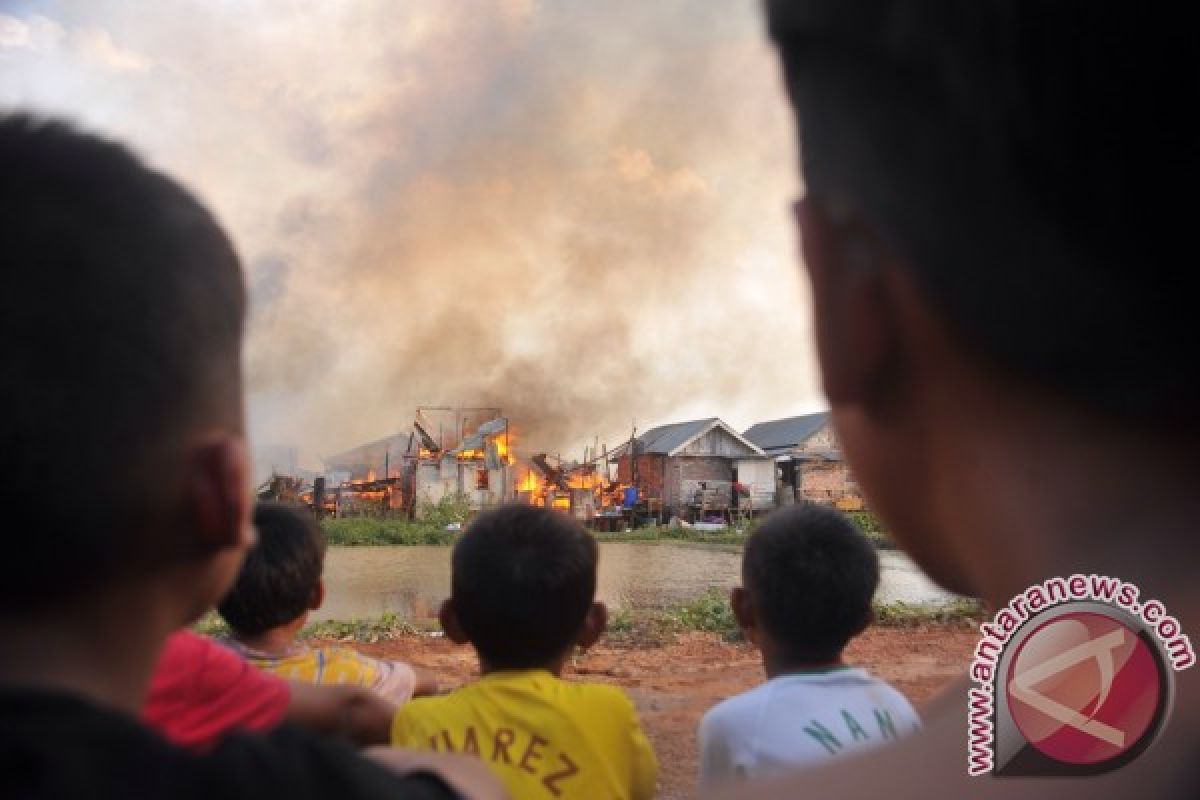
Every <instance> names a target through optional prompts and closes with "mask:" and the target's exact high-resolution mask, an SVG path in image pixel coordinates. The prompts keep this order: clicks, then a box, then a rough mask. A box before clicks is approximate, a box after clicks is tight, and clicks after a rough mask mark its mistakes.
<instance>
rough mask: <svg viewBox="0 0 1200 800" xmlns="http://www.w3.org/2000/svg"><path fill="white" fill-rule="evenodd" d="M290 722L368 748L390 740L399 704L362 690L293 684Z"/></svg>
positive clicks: (352, 687) (367, 690) (356, 687)
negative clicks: (393, 720) (393, 719)
mask: <svg viewBox="0 0 1200 800" xmlns="http://www.w3.org/2000/svg"><path fill="white" fill-rule="evenodd" d="M290 685H291V702H290V703H289V704H288V711H287V719H288V721H289V722H293V723H295V724H297V725H300V726H302V727H305V728H308V729H309V730H313V731H318V732H320V733H326V734H333V735H337V736H342V737H345V738H347V739H349V740H350V741H352V742H354V743H355V744H357V745H359V746H362V747H365V746H367V745H373V744H387V743H388V742H389V741H390V739H391V730H392V717H393V716H395V714H396V704H395V703H393V702H391V701H390V700H388V699H386V698H384V697H383V696H382V695H380V694H379V693H377V692H374V691H372V690H370V689H364V688H362V687H361V686H350V685H339V686H329V685H326V686H318V685H315V684H311V683H300V682H298V681H291V682H290Z"/></svg>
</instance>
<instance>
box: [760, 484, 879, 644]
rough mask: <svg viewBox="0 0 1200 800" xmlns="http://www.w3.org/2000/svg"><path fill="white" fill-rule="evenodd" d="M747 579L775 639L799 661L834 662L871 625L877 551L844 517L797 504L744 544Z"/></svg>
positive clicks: (764, 624) (774, 516) (762, 621)
mask: <svg viewBox="0 0 1200 800" xmlns="http://www.w3.org/2000/svg"><path fill="white" fill-rule="evenodd" d="M742 581H743V582H744V584H745V588H746V591H748V592H749V593H750V597H751V599H752V601H753V603H754V608H755V611H756V613H757V616H758V620H759V624H761V625H762V627H763V629H764V630H765V631H766V632H767V634H769V635H770V636H771V638H772V639H773V640H774V641H775V644H777V645H778V646H780V647H782V648H784V649H785V651H786V652H787V654H788V655H789V656H790V657H791V658H792V659H793V660H799V661H812V662H821V661H832V660H834V659H836V658H837V657H838V656H839V655H840V654H841V652H842V648H844V647H845V646H846V642H848V641H850V639H851V638H852V637H854V636H855V635H856V634H858V633H861V632H862V630H863V629H864V628H866V627H867V625H868V624H870V622H871V600H872V598H873V597H874V595H875V589H876V587H878V586H879V556H878V555H877V554H876V553H875V546H874V545H872V544H871V542H870V541H868V540H867V537H865V536H863V534H862V533H861V532H860V531H859V530H858V528H857V527H856V526H855V525H854V523H853V522H851V521H850V520H849V519H848V518H847V517H846V516H845V515H844V514H841V513H839V512H838V511H835V510H834V509H832V508H823V507H821V506H816V505H804V506H794V507H792V508H788V509H784V510H780V511H777V512H775V513H774V514H772V515H771V516H770V517H768V518H767V520H766V522H764V523H763V524H762V526H761V527H760V528H759V529H758V530H757V531H756V532H755V533H753V534H752V535H751V536H750V538H749V539H748V540H747V541H746V550H745V553H744V555H743V556H742Z"/></svg>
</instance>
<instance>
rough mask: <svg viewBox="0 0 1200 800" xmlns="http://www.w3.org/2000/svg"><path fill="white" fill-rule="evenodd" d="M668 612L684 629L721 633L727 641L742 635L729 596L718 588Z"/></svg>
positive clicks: (734, 639)
mask: <svg viewBox="0 0 1200 800" xmlns="http://www.w3.org/2000/svg"><path fill="white" fill-rule="evenodd" d="M667 613H668V614H669V615H670V616H671V617H673V618H674V620H675V621H676V622H677V623H678V626H679V628H681V629H683V630H689V631H705V632H707V633H719V634H721V636H722V638H724V639H725V640H726V641H736V640H738V639H740V638H741V636H742V632H741V629H740V628H739V627H738V623H737V619H736V618H735V617H734V616H733V609H732V608H731V607H730V605H729V596H728V595H727V594H726V593H725V592H722V591H720V590H718V589H709V590H708V591H707V592H705V593H704V594H703V595H701V596H700V597H697V598H696V599H695V600H692V601H690V602H687V603H684V604H683V605H681V606H678V607H676V608H674V609H672V610H671V611H669V612H667Z"/></svg>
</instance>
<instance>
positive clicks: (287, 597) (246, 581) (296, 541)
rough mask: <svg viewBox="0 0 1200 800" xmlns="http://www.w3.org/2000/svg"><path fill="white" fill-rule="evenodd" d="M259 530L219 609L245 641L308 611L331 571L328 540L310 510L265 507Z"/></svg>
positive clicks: (258, 516) (259, 511)
mask: <svg viewBox="0 0 1200 800" xmlns="http://www.w3.org/2000/svg"><path fill="white" fill-rule="evenodd" d="M254 526H255V527H256V528H257V529H258V544H256V545H255V546H254V549H252V550H251V551H250V554H249V555H248V556H247V557H246V562H245V564H243V565H242V572H241V574H240V575H238V579H237V583H235V584H234V586H233V589H231V590H230V592H229V594H228V595H226V596H225V599H224V600H222V601H221V604H220V605H219V606H217V610H218V611H219V612H220V614H221V616H222V617H223V618H224V619H225V621H226V622H228V623H229V627H231V628H233V631H234V633H237V634H240V635H243V636H257V635H258V634H260V633H264V632H266V631H269V630H271V629H272V628H277V627H279V626H280V625H284V624H286V623H288V622H291V621H292V620H294V619H296V618H297V617H299V616H300V615H301V614H303V613H304V612H306V611H308V610H309V608H311V606H312V601H313V595H314V593H315V592H316V591H317V586H318V584H319V583H320V581H321V570H322V569H323V568H324V566H325V535H324V533H322V531H321V526H320V525H318V524H317V521H316V519H314V518H313V516H312V514H310V513H309V512H308V511H307V510H305V509H303V508H301V507H299V506H295V505H288V504H285V503H271V502H265V503H259V504H258V506H257V507H256V508H255V509H254Z"/></svg>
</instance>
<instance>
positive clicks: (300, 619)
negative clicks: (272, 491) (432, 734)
mask: <svg viewBox="0 0 1200 800" xmlns="http://www.w3.org/2000/svg"><path fill="white" fill-rule="evenodd" d="M254 525H255V527H256V528H257V529H258V545H257V546H256V547H255V548H254V549H253V550H251V551H250V554H249V555H248V556H247V557H246V561H245V563H244V564H243V565H242V571H241V574H240V575H239V576H238V579H237V583H235V584H234V587H233V590H232V591H231V592H230V593H229V594H228V595H226V596H225V599H224V600H222V601H221V604H220V605H219V606H218V607H217V610H218V611H219V612H220V614H221V616H222V617H223V618H224V619H225V621H226V622H227V623H229V627H230V628H232V629H233V638H232V640H231V642H230V644H231V646H232V647H233V648H234V650H236V651H238V652H239V653H240V654H241V655H243V656H244V657H245V658H246V659H248V660H249V661H250V663H252V664H254V665H255V666H257V667H259V668H260V669H263V670H266V671H267V672H272V673H274V674H276V675H278V676H280V677H283V678H290V679H292V680H298V681H305V682H308V683H318V684H350V685H354V686H364V687H367V688H369V689H374V690H375V691H377V692H379V693H380V694H382V695H384V696H385V697H387V698H388V699H390V700H392V701H394V702H396V703H404V702H407V701H408V700H410V699H412V697H413V696H414V695H425V694H434V693H435V692H436V691H437V681H436V680H435V679H434V678H433V676H432V675H431V674H429V673H427V672H425V671H423V670H416V669H413V668H412V667H411V666H409V665H408V664H405V663H403V662H400V661H380V660H378V659H374V658H368V657H367V656H364V655H361V654H359V653H357V652H355V651H354V650H351V649H349V648H346V647H321V648H317V649H314V648H311V647H308V646H307V645H303V644H300V643H298V642H296V635H297V634H298V633H299V632H300V629H301V628H303V627H304V623H305V622H306V621H307V620H308V612H309V611H315V610H316V609H318V608H320V607H321V603H322V601H323V600H324V599H325V586H324V584H323V583H322V582H321V572H322V570H323V568H324V566H325V537H324V535H323V534H322V533H321V528H320V526H318V525H317V523H316V520H314V519H313V517H312V515H311V514H308V513H306V512H305V511H304V510H302V509H301V508H299V507H298V506H290V505H286V504H283V503H269V502H268V503H259V504H258V506H257V507H256V508H255V511H254Z"/></svg>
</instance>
